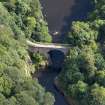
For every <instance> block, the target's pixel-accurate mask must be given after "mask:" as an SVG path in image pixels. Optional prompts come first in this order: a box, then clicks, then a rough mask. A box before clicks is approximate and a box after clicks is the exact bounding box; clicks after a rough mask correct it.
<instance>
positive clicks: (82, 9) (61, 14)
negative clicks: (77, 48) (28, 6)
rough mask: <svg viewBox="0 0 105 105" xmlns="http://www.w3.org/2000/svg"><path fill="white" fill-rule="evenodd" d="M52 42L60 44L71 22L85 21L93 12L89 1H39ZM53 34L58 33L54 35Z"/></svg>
mask: <svg viewBox="0 0 105 105" xmlns="http://www.w3.org/2000/svg"><path fill="white" fill-rule="evenodd" d="M40 1H41V4H42V7H43V14H44V16H45V18H46V20H47V22H48V26H49V30H50V33H51V34H52V36H53V38H54V39H53V42H60V41H61V40H63V38H64V37H65V35H66V33H67V32H68V30H70V27H71V24H72V22H73V21H79V20H80V21H81V20H87V15H88V13H89V12H90V11H92V10H93V6H92V4H91V0H40ZM54 32H59V34H58V35H54Z"/></svg>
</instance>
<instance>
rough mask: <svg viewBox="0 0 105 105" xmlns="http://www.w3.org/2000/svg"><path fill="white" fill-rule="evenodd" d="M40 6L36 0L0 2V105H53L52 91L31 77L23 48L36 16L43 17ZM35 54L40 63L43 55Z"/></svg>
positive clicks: (33, 28) (30, 69)
mask: <svg viewBox="0 0 105 105" xmlns="http://www.w3.org/2000/svg"><path fill="white" fill-rule="evenodd" d="M36 3H37V4H36ZM34 4H35V5H37V6H38V7H37V6H35V5H34ZM39 7H40V4H39V1H38V0H5V2H4V1H2V2H1V1H0V105H53V104H54V101H55V100H54V97H53V96H52V94H50V93H48V92H46V91H45V89H44V88H42V87H41V86H40V85H39V83H38V81H37V80H36V78H35V80H33V79H32V77H31V72H32V69H33V67H31V65H30V64H29V63H28V60H29V54H28V52H27V51H26V49H27V45H26V43H25V42H26V38H31V35H32V33H33V32H35V31H36V30H35V28H36V27H37V24H38V23H39V17H41V18H42V14H41V10H40V8H39ZM33 9H34V10H35V11H34V13H33ZM39 12H40V13H39ZM36 13H37V14H36ZM36 15H38V16H36ZM42 19H43V18H42ZM45 27H46V28H45V31H46V29H47V26H45ZM43 28H44V27H43ZM41 31H42V30H41ZM45 31H44V33H45V34H48V33H47V32H45ZM42 32H43V31H42ZM46 41H47V40H46ZM35 57H36V59H35V62H36V63H40V61H41V60H42V56H40V55H37V56H35ZM50 100H51V101H50ZM48 101H49V103H47V102H48Z"/></svg>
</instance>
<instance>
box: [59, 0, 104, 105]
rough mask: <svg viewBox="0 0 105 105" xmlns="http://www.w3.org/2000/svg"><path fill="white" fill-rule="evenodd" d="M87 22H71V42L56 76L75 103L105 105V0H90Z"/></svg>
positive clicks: (68, 40) (68, 36)
mask: <svg viewBox="0 0 105 105" xmlns="http://www.w3.org/2000/svg"><path fill="white" fill-rule="evenodd" d="M92 2H93V5H94V6H95V9H94V11H93V12H92V13H90V16H89V19H88V21H85V22H83V21H81V22H80V21H77V22H73V24H72V27H71V32H69V33H68V35H67V39H66V43H69V44H72V45H73V46H74V47H73V48H70V52H69V53H68V56H67V57H66V60H65V62H64V67H63V70H62V71H61V73H60V75H59V82H60V83H61V87H62V88H63V89H64V91H65V93H66V94H67V95H68V96H70V97H72V98H73V99H75V100H76V101H78V104H79V105H105V0H92Z"/></svg>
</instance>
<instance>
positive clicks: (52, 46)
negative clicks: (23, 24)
mask: <svg viewBox="0 0 105 105" xmlns="http://www.w3.org/2000/svg"><path fill="white" fill-rule="evenodd" d="M27 44H28V45H30V46H33V47H42V48H44V47H45V48H69V47H70V45H69V44H56V43H39V42H38V43H34V42H31V41H29V40H27Z"/></svg>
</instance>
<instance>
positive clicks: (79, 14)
mask: <svg viewBox="0 0 105 105" xmlns="http://www.w3.org/2000/svg"><path fill="white" fill-rule="evenodd" d="M90 1H91V0H40V2H41V4H42V7H43V14H44V16H45V19H46V21H47V22H48V27H49V31H50V33H51V34H52V36H53V39H54V40H53V42H61V40H62V39H63V38H64V37H65V33H66V32H67V31H68V30H70V27H71V24H72V22H73V21H77V20H79V21H81V20H87V14H88V12H90V11H91V10H92V6H91V3H90ZM54 32H59V33H60V34H58V35H56V36H55V35H53V33H54ZM61 33H63V34H61ZM59 55H60V54H57V53H55V55H54V56H52V58H53V62H57V61H59V64H58V65H62V64H61V62H60V61H62V60H61V59H64V58H63V56H60V58H59V57H58V56H59ZM54 59H55V61H54ZM55 64H56V63H55ZM56 70H57V69H54V68H53V69H49V70H46V72H40V75H39V77H38V80H39V83H40V84H41V85H42V86H43V87H45V89H46V90H47V91H50V92H51V93H52V94H53V95H54V96H55V104H54V105H68V103H67V101H66V99H65V98H64V96H63V95H62V94H61V93H60V92H59V91H58V90H57V89H56V88H55V86H54V79H55V77H56V76H57V75H58V73H59V72H57V71H56Z"/></svg>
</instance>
